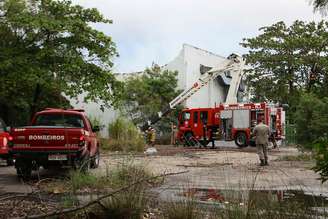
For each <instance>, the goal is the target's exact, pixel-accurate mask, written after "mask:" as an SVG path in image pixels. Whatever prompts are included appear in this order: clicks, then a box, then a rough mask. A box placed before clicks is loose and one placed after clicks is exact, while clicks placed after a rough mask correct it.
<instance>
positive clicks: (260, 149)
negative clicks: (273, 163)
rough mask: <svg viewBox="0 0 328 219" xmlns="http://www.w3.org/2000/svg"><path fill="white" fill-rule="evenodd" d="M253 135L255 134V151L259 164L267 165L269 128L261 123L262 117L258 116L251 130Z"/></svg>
mask: <svg viewBox="0 0 328 219" xmlns="http://www.w3.org/2000/svg"><path fill="white" fill-rule="evenodd" d="M253 135H254V136H255V143H256V148H257V153H258V155H259V158H260V162H261V163H260V166H267V165H269V163H268V145H269V136H270V128H269V126H267V125H265V124H264V123H263V118H260V119H259V121H258V124H257V125H256V126H255V128H254V130H253Z"/></svg>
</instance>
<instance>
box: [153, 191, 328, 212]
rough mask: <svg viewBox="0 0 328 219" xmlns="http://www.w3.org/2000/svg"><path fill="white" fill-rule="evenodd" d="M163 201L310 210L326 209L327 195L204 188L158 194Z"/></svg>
mask: <svg viewBox="0 0 328 219" xmlns="http://www.w3.org/2000/svg"><path fill="white" fill-rule="evenodd" d="M159 197H160V199H162V200H164V201H181V200H186V199H193V200H195V201H197V202H200V203H203V204H219V205H220V204H238V205H247V203H249V202H250V201H252V202H253V203H254V202H255V203H256V202H269V203H295V204H298V205H300V206H306V207H310V208H316V207H324V208H325V207H328V196H327V194H313V193H307V192H304V191H300V190H218V189H204V188H189V189H167V190H162V191H161V192H159Z"/></svg>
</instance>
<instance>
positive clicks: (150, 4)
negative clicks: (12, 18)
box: [73, 0, 321, 71]
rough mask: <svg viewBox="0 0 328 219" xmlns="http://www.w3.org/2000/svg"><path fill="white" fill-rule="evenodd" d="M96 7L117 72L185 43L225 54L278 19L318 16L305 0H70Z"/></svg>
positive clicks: (159, 58) (170, 53) (170, 54)
mask: <svg viewBox="0 0 328 219" xmlns="http://www.w3.org/2000/svg"><path fill="white" fill-rule="evenodd" d="M73 2H74V3H76V4H80V5H83V6H85V7H95V8H98V9H99V10H100V11H101V12H102V13H103V14H104V15H105V16H106V17H107V18H110V19H113V21H114V23H113V24H112V25H99V24H98V25H95V27H96V28H98V29H100V30H102V31H104V32H105V33H107V34H109V35H111V36H112V37H113V39H114V41H115V42H116V43H117V46H118V50H119V53H120V57H119V58H118V59H117V60H116V62H115V63H116V66H115V70H116V71H134V70H142V69H144V68H145V67H146V66H149V65H151V63H152V62H153V61H155V62H157V63H159V64H165V63H166V62H168V61H170V60H171V59H173V58H174V56H175V55H177V53H178V52H179V50H180V49H181V45H182V44H183V43H189V44H192V45H195V46H198V47H201V48H204V49H207V50H210V51H212V52H215V53H218V54H221V55H225V56H226V55H228V54H229V53H231V52H239V53H242V52H244V50H243V48H241V47H240V46H239V43H240V42H241V40H242V38H244V37H251V36H255V35H256V34H258V28H260V27H262V26H268V25H270V24H272V23H274V22H277V21H281V20H282V21H285V22H287V23H288V24H290V23H292V22H293V21H294V20H296V19H301V20H306V21H312V20H320V19H321V17H320V15H318V14H313V10H312V7H311V6H310V5H309V1H307V0H235V1H230V0H74V1H73Z"/></svg>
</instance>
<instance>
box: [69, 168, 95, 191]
mask: <svg viewBox="0 0 328 219" xmlns="http://www.w3.org/2000/svg"><path fill="white" fill-rule="evenodd" d="M69 184H70V186H71V188H72V190H73V193H76V192H77V191H78V190H80V189H82V188H85V187H88V188H94V187H95V186H97V185H100V184H99V181H98V178H97V177H96V176H94V175H91V174H89V173H82V172H80V171H71V172H70V174H69Z"/></svg>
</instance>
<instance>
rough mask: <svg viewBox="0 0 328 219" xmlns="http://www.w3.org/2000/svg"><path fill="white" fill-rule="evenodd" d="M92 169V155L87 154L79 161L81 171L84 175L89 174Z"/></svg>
mask: <svg viewBox="0 0 328 219" xmlns="http://www.w3.org/2000/svg"><path fill="white" fill-rule="evenodd" d="M89 169H90V154H89V152H87V153H86V154H85V155H84V156H83V157H82V158H81V159H80V160H79V170H80V171H81V172H82V173H87V172H89Z"/></svg>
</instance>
